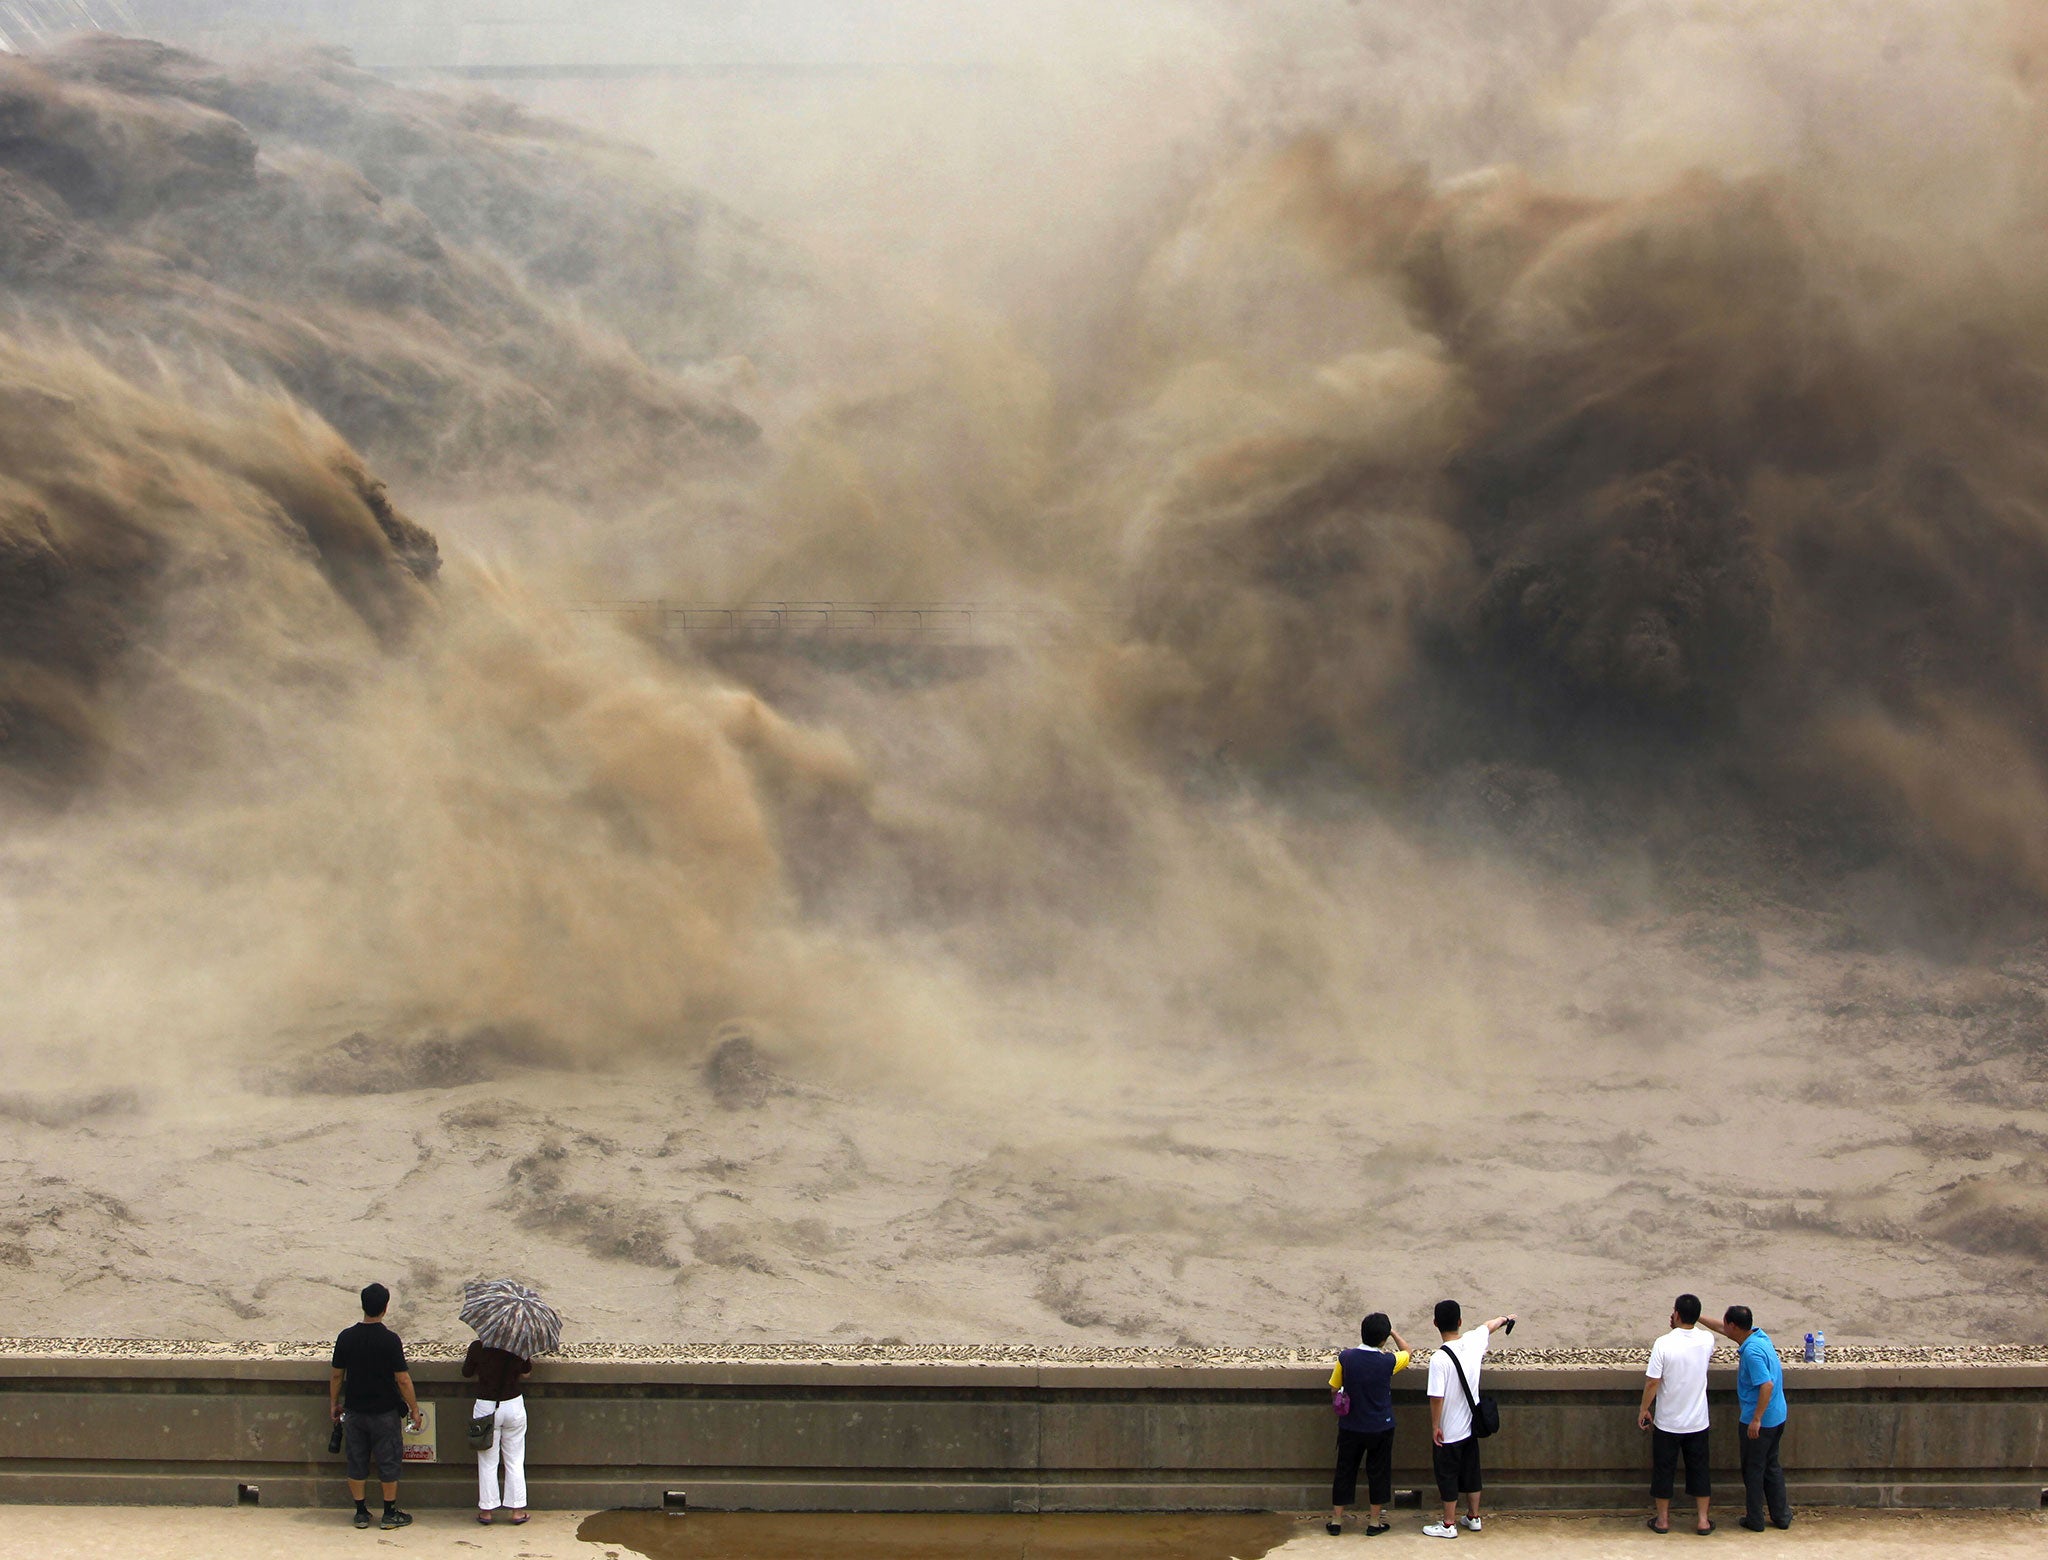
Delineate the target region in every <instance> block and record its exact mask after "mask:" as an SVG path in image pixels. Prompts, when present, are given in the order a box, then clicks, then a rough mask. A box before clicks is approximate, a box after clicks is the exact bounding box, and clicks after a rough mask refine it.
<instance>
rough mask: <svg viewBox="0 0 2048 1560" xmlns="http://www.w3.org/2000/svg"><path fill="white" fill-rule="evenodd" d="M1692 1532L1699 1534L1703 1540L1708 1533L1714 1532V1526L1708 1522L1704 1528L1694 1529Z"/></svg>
mask: <svg viewBox="0 0 2048 1560" xmlns="http://www.w3.org/2000/svg"><path fill="white" fill-rule="evenodd" d="M1693 1531H1694V1532H1695V1533H1697V1534H1699V1536H1700V1537H1701V1538H1705V1537H1706V1536H1707V1535H1708V1534H1709V1533H1711V1532H1713V1531H1714V1524H1713V1523H1711V1522H1709V1523H1708V1524H1707V1525H1706V1526H1705V1527H1703V1528H1694V1529H1693Z"/></svg>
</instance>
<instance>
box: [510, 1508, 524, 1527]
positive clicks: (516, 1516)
mask: <svg viewBox="0 0 2048 1560" xmlns="http://www.w3.org/2000/svg"><path fill="white" fill-rule="evenodd" d="M525 1520H526V1513H525V1512H523V1511H515V1512H513V1513H512V1525H513V1526H514V1527H517V1526H519V1524H520V1523H522V1522H524V1521H525Z"/></svg>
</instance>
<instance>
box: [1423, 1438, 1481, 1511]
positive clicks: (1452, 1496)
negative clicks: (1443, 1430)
mask: <svg viewBox="0 0 2048 1560" xmlns="http://www.w3.org/2000/svg"><path fill="white" fill-rule="evenodd" d="M1430 1450H1431V1457H1430V1461H1431V1462H1432V1463H1434V1464H1435V1466H1436V1493H1437V1498H1438V1499H1439V1500H1456V1499H1457V1498H1458V1497H1459V1496H1460V1495H1477V1494H1478V1493H1479V1491H1480V1487H1481V1482H1480V1478H1479V1437H1478V1436H1476V1435H1468V1436H1466V1437H1465V1439H1464V1440H1462V1441H1453V1442H1452V1443H1451V1444H1450V1445H1449V1446H1436V1447H1432V1448H1431V1449H1430Z"/></svg>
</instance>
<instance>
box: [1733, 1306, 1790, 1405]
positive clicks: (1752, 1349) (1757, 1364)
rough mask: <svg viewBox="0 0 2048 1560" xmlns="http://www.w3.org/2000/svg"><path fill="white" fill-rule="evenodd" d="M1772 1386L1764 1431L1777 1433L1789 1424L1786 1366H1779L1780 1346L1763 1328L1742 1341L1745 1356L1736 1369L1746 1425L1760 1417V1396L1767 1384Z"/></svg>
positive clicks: (1737, 1394)
mask: <svg viewBox="0 0 2048 1560" xmlns="http://www.w3.org/2000/svg"><path fill="white" fill-rule="evenodd" d="M1767 1381H1768V1382H1769V1383H1770V1384H1771V1400H1770V1402H1769V1403H1767V1404H1765V1405H1764V1421H1763V1422H1764V1428H1765V1429H1766V1430H1774V1429H1776V1428H1777V1427H1778V1426H1779V1425H1782V1424H1783V1423H1784V1422H1785V1367H1784V1366H1783V1365H1781V1364H1779V1363H1778V1346H1777V1345H1776V1344H1774V1343H1772V1342H1771V1335H1770V1334H1769V1333H1767V1332H1765V1331H1764V1330H1763V1329H1762V1328H1761V1327H1759V1328H1757V1329H1756V1331H1754V1332H1753V1333H1751V1334H1750V1335H1749V1336H1748V1337H1747V1338H1745V1339H1743V1340H1742V1353H1741V1355H1740V1357H1739V1359H1738V1360H1737V1363H1736V1366H1735V1401H1736V1403H1737V1405H1738V1406H1739V1407H1740V1408H1741V1410H1742V1422H1743V1423H1744V1424H1745V1425H1746V1424H1748V1423H1749V1422H1750V1420H1751V1419H1752V1418H1753V1417H1755V1414H1756V1399H1757V1394H1758V1393H1759V1392H1761V1391H1762V1390H1763V1385H1764V1383H1765V1382H1767Z"/></svg>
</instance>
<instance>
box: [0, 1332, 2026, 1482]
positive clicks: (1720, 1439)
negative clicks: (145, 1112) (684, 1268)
mask: <svg viewBox="0 0 2048 1560" xmlns="http://www.w3.org/2000/svg"><path fill="white" fill-rule="evenodd" d="M1327 1373H1328V1366H1327V1364H1304V1363H1297V1362H1286V1363H1277V1362H1276V1363H1263V1364H1261V1363H1215V1364H1203V1363H1200V1362H1195V1363H1188V1364H1139V1363H1123V1362H1111V1363H1102V1364H1087V1363H1069V1362H1061V1361H1047V1362H1038V1363H1034V1362H1029V1361H1021V1360H1010V1361H994V1362H989V1363H972V1362H959V1361H946V1360H937V1361H932V1362H930V1363H917V1362H912V1361H900V1360H898V1361H886V1360H885V1361H876V1362H867V1363H861V1362H852V1361H846V1360H820V1361H809V1362H807V1361H802V1360H791V1359H778V1360H772V1361H745V1360H739V1361H733V1360H714V1361H702V1362H679V1361H662V1360H649V1359H599V1360H570V1361H548V1362H544V1363H543V1365H542V1366H541V1368H540V1370H539V1371H537V1372H536V1375H535V1378H534V1380H533V1383H532V1386H531V1390H530V1397H531V1400H532V1417H533V1429H532V1432H531V1437H530V1441H529V1448H528V1467H529V1477H530V1481H531V1484H532V1490H533V1502H534V1504H535V1505H536V1506H541V1507H586V1508H587V1507H593V1506H652V1505H659V1504H660V1503H661V1500H662V1495H663V1492H664V1491H666V1490H684V1491H687V1493H688V1497H689V1501H690V1504H691V1505H692V1506H694V1507H698V1508H701V1509H750V1510H766V1511H860V1510H867V1511H951V1512H1015V1511H1023V1512H1030V1511H1161V1510H1255V1509H1280V1510H1307V1509H1313V1508H1315V1507H1316V1506H1319V1505H1321V1504H1323V1503H1324V1502H1326V1501H1327V1500H1328V1498H1329V1485H1328V1478H1329V1462H1330V1454H1331V1451H1332V1447H1333V1443H1334V1434H1333V1426H1332V1421H1331V1418H1330V1412H1329V1407H1328V1394H1327V1391H1326V1388H1325V1386H1324V1381H1325V1378H1326V1376H1327ZM326 1374H327V1373H326V1366H325V1361H324V1360H322V1359H320V1358H317V1357H313V1358H277V1357H253V1358H237V1357H235V1356H233V1355H231V1354H224V1353H213V1354H208V1355H205V1356H185V1355H167V1356H163V1357H154V1356H150V1355H145V1354H137V1353H126V1354H121V1355H118V1356H100V1355H92V1356H85V1357H66V1356H64V1355H62V1354H58V1353H52V1352H36V1353H25V1354H19V1355H5V1354H0V1500H7V1501H16V1502H76V1503H93V1502H119V1503H148V1504H215V1503H219V1504H227V1503H231V1502H232V1501H234V1499H235V1498H236V1491H237V1487H238V1486H240V1485H244V1484H254V1485H257V1486H258V1487H259V1488H260V1490H261V1492H262V1493H261V1498H262V1502H263V1504H265V1505H315V1504H321V1505H331V1504H335V1503H337V1502H339V1501H340V1500H341V1498H342V1491H341V1483H340V1474H341V1466H340V1460H339V1459H338V1458H329V1457H328V1456H327V1455H326V1441H327V1418H326V1404H325V1398H326ZM414 1374H415V1379H416V1380H417V1381H418V1383H419V1385H420V1388H421V1392H422V1395H423V1396H424V1397H425V1398H427V1399H428V1400H429V1401H433V1402H436V1403H439V1404H443V1405H446V1406H445V1407H444V1408H443V1409H442V1411H441V1414H440V1416H439V1437H440V1440H439V1445H438V1447H437V1452H438V1455H439V1456H440V1457H441V1458H443V1459H445V1460H443V1461H441V1462H439V1463H436V1464H434V1465H430V1466H411V1467H408V1469H407V1471H406V1476H405V1485H406V1491H407V1494H406V1499H407V1501H408V1502H409V1503H412V1504H417V1505H419V1506H422V1507H434V1506H461V1505H468V1504H470V1503H472V1501H473V1500H474V1474H473V1465H472V1459H471V1456H470V1454H469V1452H468V1449H467V1447H466V1445H465V1444H464V1441H463V1425H464V1422H465V1420H466V1418H467V1405H468V1401H469V1399H468V1394H467V1393H466V1392H465V1391H464V1389H463V1384H462V1382H461V1379H460V1376H459V1374H458V1372H457V1370H456V1367H455V1366H454V1364H453V1363H452V1362H448V1361H420V1362H417V1363H416V1366H415V1372H414ZM1786 1378H1787V1391H1788V1396H1789V1397H1790V1399H1791V1402H1792V1406H1793V1416H1794V1417H1793V1421H1792V1428H1791V1430H1790V1431H1789V1432H1788V1434H1787V1436H1786V1441H1785V1453H1786V1462H1787V1465H1788V1468H1789V1470H1790V1472H1791V1481H1792V1488H1793V1496H1794V1499H1795V1500H1798V1501H1801V1502H1804V1503H1807V1504H1831V1505H1844V1506H1884V1507H1899V1506H1920V1507H2007V1508H2020V1507H2038V1506H2039V1505H2040V1503H2041V1499H2042V1491H2043V1489H2044V1488H2048V1364H2044V1363H2040V1362H2036V1361H2023V1362H1992V1363H1986V1364H1981V1365H1970V1364H1964V1363H1957V1362H1954V1361H1940V1362H1930V1363H1926V1364H1877V1363H1873V1364H1842V1365H1823V1366H1807V1365H1792V1366H1788V1367H1787V1370H1786ZM1641 1382H1642V1376H1641V1371H1640V1367H1639V1366H1636V1367H1633V1368H1631V1367H1628V1366H1623V1365H1620V1364H1614V1365H1604V1364H1603V1365H1562V1366H1549V1365H1542V1364H1530V1363H1522V1362H1513V1361H1512V1357H1510V1360H1509V1361H1504V1362H1503V1363H1502V1364H1500V1365H1498V1366H1496V1367H1493V1368H1490V1369H1489V1370H1488V1371H1487V1374H1486V1386H1487V1388H1488V1390H1489V1391H1491V1392H1493V1393H1495V1394H1496V1395H1497V1396H1498V1397H1499V1398H1500V1400H1501V1406H1502V1417H1503V1428H1502V1433H1501V1435H1500V1436H1499V1437H1498V1438H1496V1439H1494V1440H1492V1441H1490V1442H1488V1443H1487V1445H1486V1448H1485V1457H1486V1465H1487V1490H1488V1498H1489V1500H1490V1501H1491V1502H1492V1503H1494V1504H1495V1505H1496V1506H1499V1507H1502V1508H1520V1509H1524V1510H1530V1509H1554V1510H1607V1509H1628V1508H1633V1507H1635V1506H1638V1505H1640V1504H1641V1502H1642V1500H1643V1498H1644V1495H1645V1491H1646V1486H1647V1481H1648V1459H1649V1453H1648V1444H1647V1438H1646V1437H1645V1436H1643V1435H1642V1434H1641V1432H1639V1431H1637V1430H1636V1428H1635V1424H1634V1407H1635V1403H1636V1400H1637V1397H1638V1394H1639V1392H1640V1388H1641ZM1732 1385H1733V1383H1732V1374H1731V1372H1729V1371H1727V1370H1725V1369H1724V1370H1717V1371H1716V1372H1715V1373H1714V1376H1713V1378H1712V1390H1713V1400H1714V1412H1715V1419H1716V1424H1717V1430H1716V1435H1715V1448H1714V1449H1715V1454H1716V1455H1715V1463H1716V1469H1717V1479H1719V1480H1724V1481H1725V1483H1724V1484H1723V1486H1722V1487H1723V1488H1724V1489H1727V1490H1731V1491H1732V1490H1735V1489H1738V1488H1739V1481H1738V1480H1737V1479H1736V1476H1735V1473H1734V1468H1735V1463H1736V1456H1737V1447H1736V1441H1735V1426H1734V1418H1735V1411H1734V1403H1733V1393H1732ZM1422 1393H1423V1377H1422V1373H1421V1372H1419V1371H1415V1372H1410V1373H1408V1374H1407V1375H1404V1376H1402V1377H1401V1378H1399V1381H1398V1391H1397V1393H1396V1399H1397V1408H1398V1412H1399V1416H1400V1425H1401V1430H1400V1435H1399V1437H1398V1438H1397V1441H1396V1449H1395V1483H1396V1486H1397V1488H1405V1489H1426V1488H1427V1487H1428V1485H1429V1477H1428V1467H1429V1448H1428V1444H1427V1434H1426V1432H1427V1425H1428V1415H1427V1411H1426V1408H1425V1407H1424V1404H1423V1401H1422Z"/></svg>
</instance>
